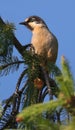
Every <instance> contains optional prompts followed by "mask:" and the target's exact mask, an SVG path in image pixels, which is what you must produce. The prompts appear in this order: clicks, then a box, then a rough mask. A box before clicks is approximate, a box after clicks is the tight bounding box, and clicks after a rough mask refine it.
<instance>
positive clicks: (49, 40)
mask: <svg viewBox="0 0 75 130" xmlns="http://www.w3.org/2000/svg"><path fill="white" fill-rule="evenodd" d="M20 24H21V25H25V26H26V27H27V28H28V29H29V30H30V31H31V32H32V37H31V44H32V46H33V47H34V50H35V54H37V55H38V56H39V57H40V59H41V60H40V61H41V63H40V64H41V66H42V68H44V69H43V70H46V68H47V69H48V65H49V64H50V63H52V64H55V63H56V60H57V55H58V40H57V38H56V36H55V35H54V34H53V33H52V32H51V30H50V29H49V28H48V26H47V24H46V22H45V21H44V20H43V19H42V18H41V17H39V16H36V15H33V16H29V17H27V18H26V19H25V20H24V21H23V22H20Z"/></svg>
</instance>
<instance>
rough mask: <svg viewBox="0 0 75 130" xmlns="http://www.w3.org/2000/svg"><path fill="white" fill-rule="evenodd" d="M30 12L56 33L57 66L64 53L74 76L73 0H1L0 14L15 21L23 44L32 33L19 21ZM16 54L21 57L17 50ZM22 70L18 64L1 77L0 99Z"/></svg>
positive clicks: (7, 93)
mask: <svg viewBox="0 0 75 130" xmlns="http://www.w3.org/2000/svg"><path fill="white" fill-rule="evenodd" d="M30 15H38V16H40V17H42V18H43V19H44V20H45V22H46V23H47V25H48V27H49V29H50V30H51V31H52V32H53V33H54V34H55V35H56V37H57V39H58V42H59V52H58V59H57V63H56V64H57V65H58V66H59V67H60V59H61V56H62V55H64V56H66V58H67V59H68V60H69V63H70V66H71V70H72V73H73V75H74V77H75V56H74V55H75V0H0V16H1V17H2V18H3V19H4V20H5V21H9V22H12V23H14V24H15V26H16V31H15V35H16V37H17V38H18V39H19V41H20V42H21V43H22V44H26V43H29V42H30V39H31V32H30V31H29V30H27V29H26V28H25V27H23V26H20V25H19V22H21V21H23V20H24V19H25V18H26V17H28V16H30ZM15 55H18V56H20V55H19V54H18V52H17V51H15ZM22 70H23V68H22V67H20V70H19V71H18V72H15V73H11V74H10V75H9V76H7V77H5V76H4V77H0V100H2V99H5V98H8V97H9V96H10V94H11V93H13V92H14V89H15V85H16V83H17V80H18V76H19V75H20V73H21V71H22Z"/></svg>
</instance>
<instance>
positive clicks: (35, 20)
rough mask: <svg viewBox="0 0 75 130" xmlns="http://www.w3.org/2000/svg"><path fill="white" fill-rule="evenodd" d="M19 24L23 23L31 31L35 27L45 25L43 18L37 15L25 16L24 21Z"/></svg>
mask: <svg viewBox="0 0 75 130" xmlns="http://www.w3.org/2000/svg"><path fill="white" fill-rule="evenodd" d="M20 24H22V25H25V26H26V27H28V28H29V29H30V30H31V31H33V30H34V29H35V28H41V27H47V25H46V23H45V22H44V20H43V19H42V18H40V17H38V16H30V17H28V18H26V19H25V21H24V22H21V23H20Z"/></svg>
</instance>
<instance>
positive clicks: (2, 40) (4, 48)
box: [0, 21, 15, 58]
mask: <svg viewBox="0 0 75 130" xmlns="http://www.w3.org/2000/svg"><path fill="white" fill-rule="evenodd" d="M14 29H15V27H14V25H13V24H9V23H8V22H7V23H6V24H5V25H3V24H2V23H1V21H0V57H2V58H3V57H6V56H7V57H11V55H12V52H13V31H14Z"/></svg>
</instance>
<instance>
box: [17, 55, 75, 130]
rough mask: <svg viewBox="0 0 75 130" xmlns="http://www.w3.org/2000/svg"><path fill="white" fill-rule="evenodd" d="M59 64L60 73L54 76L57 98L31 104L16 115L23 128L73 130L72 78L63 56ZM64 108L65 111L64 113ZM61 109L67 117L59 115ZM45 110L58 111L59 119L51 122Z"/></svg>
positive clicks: (32, 129) (74, 110)
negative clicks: (58, 90) (57, 88)
mask: <svg viewBox="0 0 75 130" xmlns="http://www.w3.org/2000/svg"><path fill="white" fill-rule="evenodd" d="M61 66H62V71H61V75H60V76H57V77H56V81H57V84H58V85H59V88H60V93H59V96H58V99H56V100H53V101H49V102H47V103H40V104H36V105H31V106H29V107H27V108H25V109H24V110H23V111H22V112H21V113H20V114H19V115H18V116H17V121H19V122H23V123H25V128H27V130H28V129H30V130H34V129H36V130H37V129H39V130H45V129H46V128H47V129H48V130H54V129H56V130H62V129H64V130H74V121H72V118H73V116H75V114H74V113H75V109H73V107H74V108H75V105H73V104H74V102H75V98H73V99H72V97H74V79H73V76H72V73H71V70H70V67H69V63H68V62H67V60H66V59H65V58H64V57H62V61H61ZM69 100H70V104H69ZM68 106H69V107H68ZM68 108H70V109H68ZM65 109H66V112H67V113H65ZM62 110H63V112H64V114H66V116H67V119H66V118H65V119H64V118H63V115H61V112H60V111H62ZM46 112H49V114H50V115H51V114H52V113H55V112H56V113H58V114H59V120H57V121H56V122H57V123H53V122H52V121H50V120H49V119H47V118H46V117H45V116H46V115H45V114H46ZM69 112H70V113H71V114H70V116H68V115H67V114H69ZM61 116H62V118H63V119H64V124H63V122H62V121H61V120H63V119H60V117H61ZM74 118H75V117H74ZM66 120H67V122H66ZM60 122H61V123H60ZM69 122H70V123H69ZM58 123H59V125H58ZM65 123H67V124H68V123H69V125H68V126H67V124H66V125H65Z"/></svg>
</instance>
